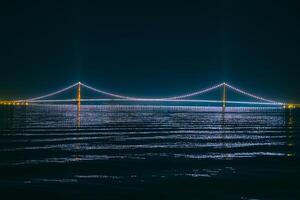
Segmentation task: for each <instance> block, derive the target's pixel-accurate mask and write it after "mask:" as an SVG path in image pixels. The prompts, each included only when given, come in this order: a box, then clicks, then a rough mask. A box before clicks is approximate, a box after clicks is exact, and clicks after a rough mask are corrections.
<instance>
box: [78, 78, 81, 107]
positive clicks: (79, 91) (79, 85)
mask: <svg viewBox="0 0 300 200" xmlns="http://www.w3.org/2000/svg"><path fill="white" fill-rule="evenodd" d="M80 104H81V83H80V82H78V85H77V108H78V110H79V111H80Z"/></svg>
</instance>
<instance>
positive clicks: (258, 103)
mask: <svg viewBox="0 0 300 200" xmlns="http://www.w3.org/2000/svg"><path fill="white" fill-rule="evenodd" d="M76 101H77V99H58V100H31V101H28V102H30V103H55V102H76ZM80 101H81V102H91V101H100V102H101V101H103V102H105V101H137V102H190V103H222V102H223V101H221V100H191V99H169V100H167V99H135V100H132V99H81V100H80ZM226 103H227V104H247V105H274V106H282V105H283V104H282V103H270V102H251V101H226Z"/></svg>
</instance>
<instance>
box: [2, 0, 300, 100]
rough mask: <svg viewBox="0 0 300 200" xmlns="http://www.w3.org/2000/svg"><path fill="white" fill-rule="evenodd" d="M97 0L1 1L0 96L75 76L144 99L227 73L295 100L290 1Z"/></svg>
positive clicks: (297, 38) (295, 12)
mask: <svg viewBox="0 0 300 200" xmlns="http://www.w3.org/2000/svg"><path fill="white" fill-rule="evenodd" d="M103 2H106V3H103ZM103 2H102V1H87V0H85V1H75V0H73V1H62V0H59V1H54V0H51V1H21V0H20V1H7V2H6V3H5V2H2V3H1V5H0V7H1V8H0V25H1V31H0V68H1V74H0V83H1V84H0V98H7V97H31V96H35V95H40V94H41V95H42V94H43V93H47V92H49V91H52V90H55V89H58V88H61V87H64V86H67V85H68V84H71V83H73V82H77V81H79V80H80V81H82V82H86V83H88V84H90V85H93V86H95V87H97V88H101V89H103V90H107V91H113V92H117V93H121V94H125V95H134V96H144V97H145V96H153V97H155V96H170V95H173V94H174V95H177V94H182V93H185V92H187V91H194V90H197V89H201V88H204V87H207V86H210V85H213V84H215V83H219V82H223V81H227V82H229V83H232V84H233V85H236V86H238V87H241V88H244V89H247V90H248V91H251V92H254V93H257V94H261V95H263V96H265V97H268V98H273V99H276V100H279V101H281V100H283V101H285V100H286V101H298V102H300V93H299V91H300V84H299V79H300V77H299V71H300V70H299V67H300V59H299V52H300V12H299V10H300V4H299V3H297V1H288V0H285V1H268V0H264V1H262V0H257V1H256V0H249V1H247V0H245V1H240V0H237V1H233V0H224V1H213V0H210V1H203V2H201V1H198V2H197V1H195V2H193V3H189V2H187V1H181V2H180V3H176V2H175V1H169V2H168V1H164V3H163V2H162V1H161V2H159V3H154V2H153V1H149V2H147V3H146V1H139V3H137V2H131V3H129V2H127V1H103Z"/></svg>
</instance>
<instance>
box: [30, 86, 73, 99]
mask: <svg viewBox="0 0 300 200" xmlns="http://www.w3.org/2000/svg"><path fill="white" fill-rule="evenodd" d="M78 84H79V83H75V84H73V85H70V86H68V87H65V88H63V89H61V90H58V91H56V92H52V93H50V94H46V95H43V96H40V97H35V98H31V99H27V100H26V101H33V100H39V99H44V98H47V97H50V96H54V95H56V94H59V93H62V92H65V91H67V90H69V89H71V88H73V87H75V86H77V85H78Z"/></svg>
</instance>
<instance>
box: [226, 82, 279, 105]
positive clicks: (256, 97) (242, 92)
mask: <svg viewBox="0 0 300 200" xmlns="http://www.w3.org/2000/svg"><path fill="white" fill-rule="evenodd" d="M224 84H225V85H226V86H227V87H229V88H231V89H233V90H235V91H236V92H239V93H241V94H244V95H246V96H250V97H252V98H255V99H258V100H261V101H266V102H269V103H275V104H276V103H277V104H283V103H280V102H276V101H273V100H269V99H265V98H262V97H259V96H256V95H254V94H250V93H248V92H245V91H243V90H241V89H238V88H236V87H234V86H231V85H229V84H227V83H224Z"/></svg>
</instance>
